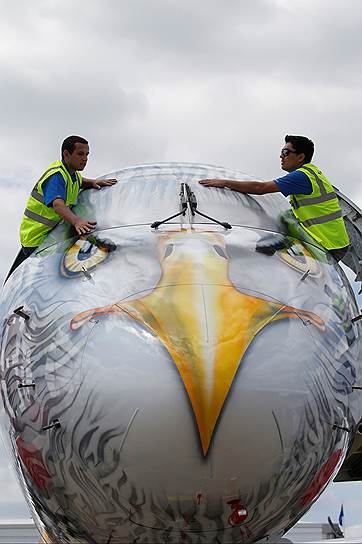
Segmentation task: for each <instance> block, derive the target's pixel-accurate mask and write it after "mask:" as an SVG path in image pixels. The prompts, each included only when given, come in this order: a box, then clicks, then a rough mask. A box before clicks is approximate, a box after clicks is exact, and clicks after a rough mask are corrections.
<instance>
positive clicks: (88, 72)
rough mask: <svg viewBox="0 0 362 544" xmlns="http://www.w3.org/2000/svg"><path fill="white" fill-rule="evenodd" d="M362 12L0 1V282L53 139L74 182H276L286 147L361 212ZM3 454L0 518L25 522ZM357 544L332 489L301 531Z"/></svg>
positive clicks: (270, 4) (355, 496) (123, 0)
mask: <svg viewBox="0 0 362 544" xmlns="http://www.w3.org/2000/svg"><path fill="white" fill-rule="evenodd" d="M361 23H362V1H361V0H207V1H206V0H204V1H201V2H195V0H182V1H181V0H78V1H77V2H74V1H71V0H32V1H31V2H30V1H29V0H16V1H14V2H11V3H10V2H9V1H8V0H6V1H5V0H0V74H1V76H0V77H1V84H0V104H1V114H0V209H1V213H0V247H1V262H0V279H1V278H3V277H4V275H5V273H6V272H7V270H8V268H9V266H10V264H11V262H12V260H13V258H14V256H15V254H16V252H17V250H18V244H19V242H18V226H19V222H20V219H21V214H22V211H23V208H24V204H25V200H26V197H27V195H28V193H29V191H30V189H31V188H32V186H33V184H34V182H35V181H36V180H37V179H38V178H39V176H40V174H41V173H42V172H43V171H44V169H45V167H46V166H47V165H48V163H49V162H51V161H54V160H57V159H58V157H59V148H60V145H61V142H62V140H63V139H64V138H65V137H66V136H68V135H70V134H80V135H83V136H84V137H86V138H87V139H88V140H89V142H90V148H91V155H90V159H89V163H88V166H87V170H86V171H85V175H86V176H88V177H94V176H97V175H101V174H105V173H107V172H110V171H112V170H114V169H119V168H121V167H123V166H129V165H133V164H139V163H145V162H158V161H172V160H175V161H191V162H201V163H211V164H216V165H222V166H226V167H229V168H235V169H238V170H242V171H244V172H247V173H248V174H252V175H254V176H256V177H258V178H260V179H266V180H270V179H274V178H275V177H277V176H279V175H281V171H280V162H279V152H280V149H281V147H282V144H283V139H284V135H285V134H304V135H307V136H309V137H310V138H311V139H313V140H314V142H315V145H316V153H315V157H314V162H315V163H316V164H318V166H319V167H320V168H321V169H322V170H323V171H324V172H325V173H326V174H327V175H328V177H329V178H330V180H331V182H332V183H333V184H334V185H336V186H337V187H339V188H340V189H341V191H342V192H344V193H345V194H347V195H348V196H349V197H350V198H352V199H353V200H355V201H356V202H357V203H358V204H359V205H360V206H361V205H362V185H361V183H359V180H360V157H361V143H362V142H361V126H362V114H361V111H362V110H361V96H362V95H361V91H362V69H361V68H362V66H361V64H362V61H361V59H362V51H361V49H362V48H361V45H362V34H361ZM15 485H16V484H15V483H14V479H13V477H12V476H11V474H10V472H9V467H8V463H7V461H6V460H5V454H4V452H3V449H1V450H0V489H1V490H3V489H6V493H3V492H2V493H0V519H5V518H14V517H27V516H28V513H27V510H26V507H25V506H24V501H23V500H22V498H21V496H20V492H19V491H18V490H17V488H16V487H15ZM342 501H343V502H344V505H345V514H346V522H347V524H348V525H350V526H354V528H353V529H352V530H351V531H350V534H354V535H356V534H357V533H359V534H362V483H361V484H360V483H355V484H333V485H332V487H331V488H330V489H329V490H328V491H327V492H326V493H325V494H324V495H323V496H322V498H321V499H320V500H319V502H318V503H317V506H315V507H313V509H312V511H311V513H310V514H309V515H308V516H307V518H306V519H308V520H313V521H326V516H327V515H331V516H332V517H333V518H334V519H336V518H337V516H338V513H339V509H340V505H341V502H342Z"/></svg>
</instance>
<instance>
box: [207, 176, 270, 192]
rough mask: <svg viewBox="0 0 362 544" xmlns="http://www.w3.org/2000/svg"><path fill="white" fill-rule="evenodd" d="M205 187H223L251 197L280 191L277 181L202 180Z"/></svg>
mask: <svg viewBox="0 0 362 544" xmlns="http://www.w3.org/2000/svg"><path fill="white" fill-rule="evenodd" d="M199 183H200V184H201V185H204V186H205V187H221V188H223V189H225V188H227V189H232V190H233V191H238V192H239V193H249V194H251V195H265V194H267V193H278V192H280V189H279V187H278V184H277V183H276V182H275V181H247V180H246V181H234V180H231V179H201V180H200V181H199Z"/></svg>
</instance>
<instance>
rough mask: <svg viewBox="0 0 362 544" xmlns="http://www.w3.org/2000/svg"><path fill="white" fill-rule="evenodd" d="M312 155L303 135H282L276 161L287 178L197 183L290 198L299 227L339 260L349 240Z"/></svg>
mask: <svg viewBox="0 0 362 544" xmlns="http://www.w3.org/2000/svg"><path fill="white" fill-rule="evenodd" d="M313 153H314V144H313V142H312V141H311V140H309V139H308V138H306V137H305V136H286V137H285V145H284V146H283V148H282V150H281V152H280V159H281V167H282V170H285V171H286V172H288V174H287V175H285V176H283V177H280V178H276V179H274V180H273V181H234V180H226V179H202V180H200V183H201V185H204V186H205V187H222V188H228V189H232V190H234V191H239V192H240V193H249V194H253V195H264V194H266V193H276V192H281V193H282V194H283V195H284V196H290V204H291V207H292V211H293V214H294V216H295V217H296V219H297V220H298V222H299V225H301V227H302V228H303V229H304V231H306V232H307V233H308V234H309V235H310V236H311V237H312V238H313V239H314V240H316V241H317V242H318V243H319V244H320V245H321V246H322V247H324V248H325V249H327V250H328V251H329V252H330V253H331V254H332V256H333V257H334V258H335V259H336V260H337V261H339V260H341V259H342V258H343V257H344V255H345V254H346V253H347V251H348V246H349V237H348V233H347V231H346V227H345V224H344V219H343V217H342V211H341V208H340V205H339V201H338V198H337V196H336V194H335V192H334V189H333V187H332V185H331V184H330V182H329V181H328V179H327V177H326V176H325V175H324V174H323V172H321V170H319V168H318V167H317V166H315V165H314V164H312V163H311V160H312V157H313Z"/></svg>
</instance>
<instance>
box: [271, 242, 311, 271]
mask: <svg viewBox="0 0 362 544" xmlns="http://www.w3.org/2000/svg"><path fill="white" fill-rule="evenodd" d="M277 254H278V256H279V258H280V259H281V260H282V261H284V262H285V263H287V264H288V265H289V266H292V267H293V268H295V269H296V270H298V271H299V272H302V273H303V274H304V273H305V272H307V271H308V270H309V273H310V274H311V275H313V276H318V275H319V274H320V266H319V264H318V261H317V259H315V257H314V256H313V255H312V254H311V253H310V251H309V250H308V249H307V248H306V247H305V246H304V245H302V244H300V243H299V242H296V243H294V244H293V245H292V246H290V247H286V248H283V249H280V250H279V251H278V253H277Z"/></svg>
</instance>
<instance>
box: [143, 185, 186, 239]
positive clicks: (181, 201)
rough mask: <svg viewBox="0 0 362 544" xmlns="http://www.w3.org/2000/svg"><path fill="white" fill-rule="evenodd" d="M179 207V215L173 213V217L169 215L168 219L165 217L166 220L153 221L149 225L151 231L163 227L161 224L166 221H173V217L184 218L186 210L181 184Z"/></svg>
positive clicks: (183, 189)
mask: <svg viewBox="0 0 362 544" xmlns="http://www.w3.org/2000/svg"><path fill="white" fill-rule="evenodd" d="M180 206H181V211H180V212H179V213H175V215H171V216H170V217H166V219H163V220H162V221H155V222H154V223H152V225H151V229H157V227H159V226H160V225H163V223H167V221H171V219H174V218H175V217H179V216H180V215H182V216H185V215H186V210H187V199H186V194H185V184H184V183H181V188H180Z"/></svg>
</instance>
